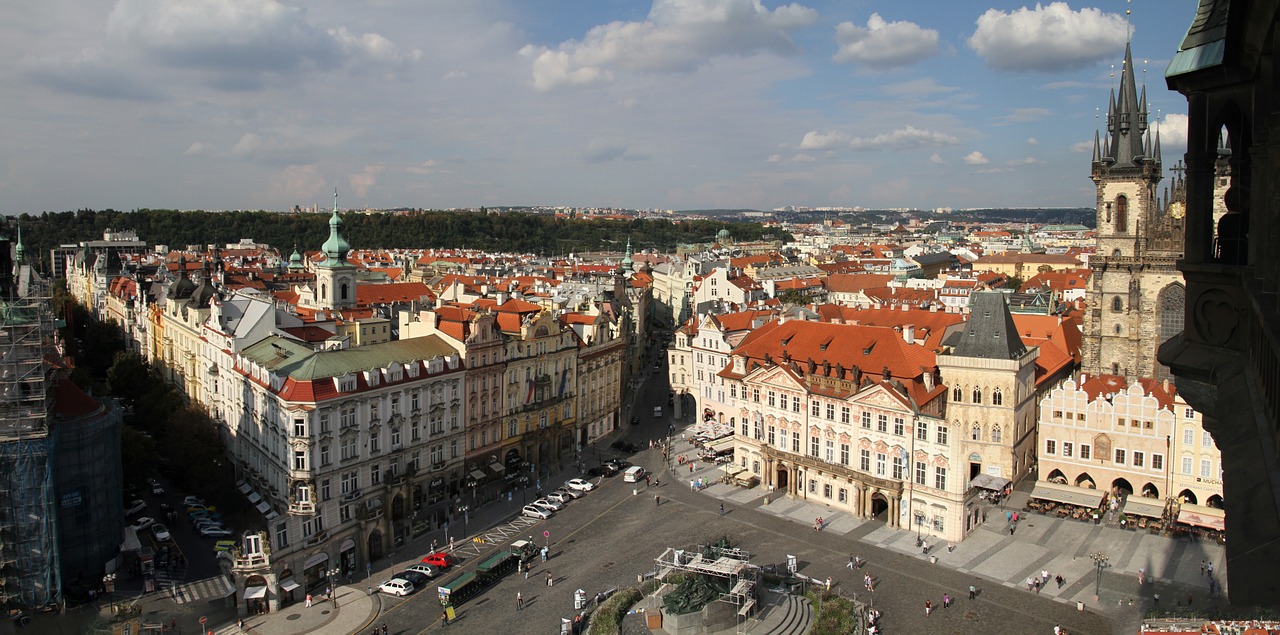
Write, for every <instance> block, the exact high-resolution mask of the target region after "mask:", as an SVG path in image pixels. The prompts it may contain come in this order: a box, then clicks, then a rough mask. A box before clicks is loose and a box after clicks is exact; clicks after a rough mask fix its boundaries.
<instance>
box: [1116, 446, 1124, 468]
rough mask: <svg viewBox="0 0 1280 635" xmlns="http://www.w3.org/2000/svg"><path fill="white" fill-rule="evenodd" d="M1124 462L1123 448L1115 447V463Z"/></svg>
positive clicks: (1120, 463)
mask: <svg viewBox="0 0 1280 635" xmlns="http://www.w3.org/2000/svg"><path fill="white" fill-rule="evenodd" d="M1124 464H1125V455H1124V450H1121V449H1119V448H1116V465H1124Z"/></svg>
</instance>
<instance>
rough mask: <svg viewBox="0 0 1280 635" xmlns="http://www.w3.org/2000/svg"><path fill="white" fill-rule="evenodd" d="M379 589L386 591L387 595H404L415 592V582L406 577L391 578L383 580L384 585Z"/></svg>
mask: <svg viewBox="0 0 1280 635" xmlns="http://www.w3.org/2000/svg"><path fill="white" fill-rule="evenodd" d="M378 590H379V591H382V592H383V593H386V594H387V595H398V596H401V597H403V596H406V595H409V594H410V593H413V583H412V582H410V581H408V580H406V579H404V578H391V579H390V580H387V581H386V582H383V583H382V585H381V586H379V587H378Z"/></svg>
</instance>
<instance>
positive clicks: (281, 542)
mask: <svg viewBox="0 0 1280 635" xmlns="http://www.w3.org/2000/svg"><path fill="white" fill-rule="evenodd" d="M274 546H275V548H276V549H284V548H285V547H288V546H289V523H287V522H284V523H280V524H279V525H276V544H275V545H274Z"/></svg>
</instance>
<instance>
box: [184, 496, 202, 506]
mask: <svg viewBox="0 0 1280 635" xmlns="http://www.w3.org/2000/svg"><path fill="white" fill-rule="evenodd" d="M182 504H183V505H186V506H187V507H190V506H192V505H204V499H203V498H200V497H199V496H194V495H191V494H188V495H187V497H186V498H184V499H182Z"/></svg>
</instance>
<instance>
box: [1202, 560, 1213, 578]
mask: <svg viewBox="0 0 1280 635" xmlns="http://www.w3.org/2000/svg"><path fill="white" fill-rule="evenodd" d="M1204 570H1205V573H1207V574H1208V575H1209V577H1211V578H1212V577H1213V563H1212V562H1210V563H1209V564H1207V565H1205V567H1204Z"/></svg>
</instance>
